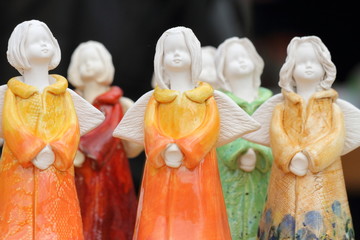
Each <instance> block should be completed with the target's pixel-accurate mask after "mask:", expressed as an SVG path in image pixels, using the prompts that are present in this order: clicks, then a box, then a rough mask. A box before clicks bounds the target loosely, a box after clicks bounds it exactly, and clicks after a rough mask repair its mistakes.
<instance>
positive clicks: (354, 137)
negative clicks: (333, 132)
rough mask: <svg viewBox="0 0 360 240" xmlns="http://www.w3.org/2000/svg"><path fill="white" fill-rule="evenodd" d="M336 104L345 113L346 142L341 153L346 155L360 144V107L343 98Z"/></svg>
mask: <svg viewBox="0 0 360 240" xmlns="http://www.w3.org/2000/svg"><path fill="white" fill-rule="evenodd" d="M336 104H337V105H338V106H339V107H340V109H341V111H342V112H343V114H344V124H345V142H344V149H343V151H342V153H341V155H345V154H347V153H349V152H351V151H352V150H354V149H356V148H357V147H359V146H360V109H358V108H357V107H355V106H354V105H352V104H351V103H349V102H347V101H344V100H342V99H337V101H336Z"/></svg>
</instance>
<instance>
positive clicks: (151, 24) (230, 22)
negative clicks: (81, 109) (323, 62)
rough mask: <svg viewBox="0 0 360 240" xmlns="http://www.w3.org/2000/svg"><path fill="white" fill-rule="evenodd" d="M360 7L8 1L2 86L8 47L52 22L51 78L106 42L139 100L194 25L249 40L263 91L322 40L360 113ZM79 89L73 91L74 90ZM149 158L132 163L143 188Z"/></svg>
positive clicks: (118, 78) (359, 192) (341, 86)
mask: <svg viewBox="0 0 360 240" xmlns="http://www.w3.org/2000/svg"><path fill="white" fill-rule="evenodd" d="M355 3H356V1H351V3H350V1H314V0H312V1H308V0H303V1H300V0H291V1H285V0H253V1H251V0H237V1H236V0H169V1H165V0H123V1H121V0H61V1H57V0H5V1H1V3H0V17H1V19H0V20H1V21H0V28H1V29H0V32H1V34H0V37H1V39H0V84H5V83H6V82H7V81H8V79H10V78H11V77H13V76H16V75H18V72H17V71H16V70H15V69H14V68H12V67H11V66H10V65H9V64H8V62H7V59H6V50H7V41H8V39H9V37H10V34H11V32H12V30H13V29H14V27H15V26H16V25H17V24H19V23H21V22H22V21H25V20H30V19H38V20H40V21H43V22H45V23H46V24H47V25H48V26H49V28H50V30H51V31H52V33H53V34H54V36H55V38H57V40H58V42H59V44H60V48H61V50H62V60H61V62H60V65H59V66H58V67H57V68H56V69H55V70H53V71H51V73H57V74H60V75H63V76H65V77H66V75H67V67H68V65H69V61H70V56H71V54H72V51H73V50H74V49H75V48H76V47H77V45H78V44H79V43H81V42H84V41H88V40H96V41H99V42H102V43H103V44H104V45H105V47H106V48H107V49H108V50H109V51H110V53H111V54H112V56H113V61H114V65H115V69H116V70H115V80H114V85H118V86H120V87H121V88H122V89H123V90H124V93H125V96H127V97H129V98H131V99H133V100H134V101H135V100H137V99H138V98H139V97H140V96H141V95H143V94H144V93H145V92H147V91H148V90H150V89H151V85H150V82H151V77H152V73H153V57H154V53H155V45H156V41H157V39H158V38H159V37H160V35H161V34H162V33H163V32H164V31H165V30H167V29H168V28H171V27H175V26H186V27H189V28H191V29H192V30H193V31H194V33H195V34H196V35H197V37H198V39H199V40H200V42H201V43H202V45H204V46H205V45H212V46H215V47H217V46H218V45H219V44H220V43H221V42H222V41H224V40H225V39H226V38H229V37H232V36H238V37H248V38H249V39H250V40H251V41H252V42H253V43H254V45H255V47H256V48H257V50H258V52H259V54H260V55H261V56H262V57H263V59H264V61H265V68H264V73H263V75H262V85H263V86H264V87H268V88H271V89H273V91H274V93H277V92H279V91H280V89H279V87H278V86H277V82H278V74H279V70H280V67H281V65H282V64H283V63H284V60H285V57H286V47H287V44H288V43H289V41H290V40H291V38H293V37H294V36H305V35H317V36H319V37H320V38H321V39H322V40H323V42H324V43H325V45H326V46H327V47H328V48H329V50H330V52H331V54H332V60H333V62H334V63H335V65H336V66H337V70H338V73H337V80H336V82H335V84H334V88H335V89H336V90H338V91H339V93H340V97H341V98H343V99H347V100H349V101H350V102H352V103H353V104H354V105H356V106H358V107H360V96H359V95H360V94H358V90H359V89H360V87H359V85H360V77H359V74H358V72H360V70H359V65H358V64H359V60H358V55H359V53H360V46H359V45H360V37H359V23H360V21H359V13H360V12H359V8H357V6H355ZM70 87H71V88H72V86H71V85H70ZM359 155H360V150H356V151H354V152H353V153H351V154H348V155H346V156H345V157H344V158H343V163H344V174H345V177H346V183H347V189H348V196H349V202H350V208H351V212H352V215H353V222H354V226H355V232H356V233H357V234H360V231H359V224H360V206H359V204H360V202H359V200H360V176H359V175H360V174H358V171H359V170H360V164H359V163H358V162H359V161H360V160H359V161H358V158H359ZM144 159H145V155H144V154H143V153H142V154H141V155H140V156H139V157H137V158H135V159H131V168H132V172H133V176H134V182H135V186H136V188H137V189H138V188H139V185H140V182H141V175H142V168H143V164H144Z"/></svg>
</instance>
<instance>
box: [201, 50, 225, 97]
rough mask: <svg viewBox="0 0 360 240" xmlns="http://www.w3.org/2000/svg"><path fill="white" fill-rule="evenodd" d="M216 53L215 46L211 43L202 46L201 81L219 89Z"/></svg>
mask: <svg viewBox="0 0 360 240" xmlns="http://www.w3.org/2000/svg"><path fill="white" fill-rule="evenodd" d="M215 55H216V48H215V47H213V46H210V45H208V46H203V47H201V62H202V70H201V73H200V76H199V81H202V82H207V83H209V84H210V85H211V86H212V87H213V88H214V89H215V90H218V89H219V88H220V85H219V81H218V79H217V73H216V65H215Z"/></svg>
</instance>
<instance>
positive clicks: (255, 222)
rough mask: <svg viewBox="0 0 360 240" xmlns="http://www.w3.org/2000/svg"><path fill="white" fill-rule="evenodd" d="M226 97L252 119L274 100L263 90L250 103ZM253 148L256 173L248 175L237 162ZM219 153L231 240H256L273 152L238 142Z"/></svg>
mask: <svg viewBox="0 0 360 240" xmlns="http://www.w3.org/2000/svg"><path fill="white" fill-rule="evenodd" d="M225 93H226V94H227V95H228V96H229V97H230V98H231V99H232V100H233V101H234V102H235V103H236V104H237V105H238V106H239V107H241V108H242V109H243V110H244V111H246V112H247V113H248V114H249V115H252V114H253V113H254V111H255V110H256V109H257V108H258V107H259V106H260V105H261V104H262V103H263V102H265V101H266V100H267V99H268V98H270V97H271V96H272V92H271V91H270V90H268V89H265V88H260V89H259V92H258V98H257V99H255V100H254V101H252V102H247V101H245V100H243V99H241V98H239V97H237V96H235V95H234V94H232V93H231V92H225ZM250 148H252V149H253V150H254V151H255V153H256V165H255V169H254V170H253V171H251V172H245V171H243V170H242V169H240V168H239V165H238V159H239V158H240V157H241V156H242V155H243V154H245V153H246V152H247V151H248V150H249V149H250ZM216 150H217V156H218V162H219V170H220V177H221V184H222V188H223V192H224V197H225V203H226V210H227V215H228V219H229V224H230V230H231V235H232V239H243V240H245V239H256V238H257V233H258V226H259V222H260V218H261V215H262V212H263V209H264V205H265V200H266V194H267V187H268V182H269V176H270V170H271V165H272V162H273V158H272V153H271V149H270V148H269V147H265V146H262V145H259V144H255V143H252V142H249V141H246V140H245V139H242V138H238V139H236V140H235V141H233V142H231V143H228V144H226V145H224V146H221V147H218V148H217V149H216Z"/></svg>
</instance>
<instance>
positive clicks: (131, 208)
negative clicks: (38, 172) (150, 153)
mask: <svg viewBox="0 0 360 240" xmlns="http://www.w3.org/2000/svg"><path fill="white" fill-rule="evenodd" d="M68 79H69V81H70V83H71V84H72V85H73V86H74V87H75V88H76V91H77V92H79V93H80V94H81V95H82V97H84V98H85V99H86V100H87V101H89V102H90V103H92V104H93V105H94V106H95V107H96V108H98V109H99V110H100V111H101V112H103V113H104V114H105V121H104V122H103V123H102V124H101V125H99V126H98V127H97V128H95V129H93V130H92V131H91V132H89V133H87V134H86V135H84V136H82V137H81V139H80V144H79V152H78V154H77V156H76V161H75V166H76V168H75V180H76V187H77V192H78V196H79V201H80V207H81V215H82V219H83V227H84V236H85V238H86V239H89V240H90V239H106V240H108V239H109V240H110V239H131V238H132V235H133V230H134V226H135V217H136V207H137V197H136V191H135V189H134V184H133V180H132V175H131V171H130V166H129V161H128V158H133V157H136V156H137V155H138V154H140V152H141V151H142V150H143V146H142V145H137V144H134V143H129V142H126V141H122V140H120V139H118V138H114V137H113V136H112V133H113V131H114V129H115V127H116V126H117V125H118V123H119V122H120V120H121V119H122V117H123V114H124V112H126V110H127V109H128V108H129V107H130V106H131V105H132V104H133V102H132V101H131V100H130V99H128V98H126V97H124V96H123V92H122V90H121V89H120V88H119V87H117V86H110V85H111V83H112V82H113V79H114V65H113V62H112V56H111V54H110V53H109V52H108V50H107V49H106V48H105V46H104V45H103V44H102V43H99V42H96V41H87V42H84V43H81V44H80V45H79V46H78V47H77V48H76V49H75V51H74V52H73V54H72V57H71V62H70V66H69V69H68Z"/></svg>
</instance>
